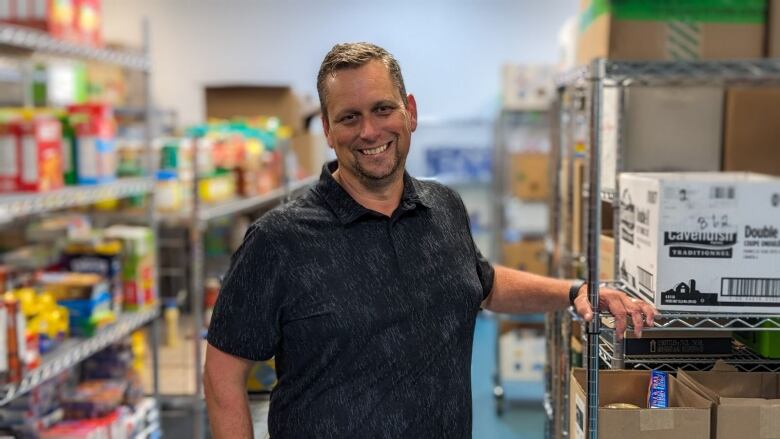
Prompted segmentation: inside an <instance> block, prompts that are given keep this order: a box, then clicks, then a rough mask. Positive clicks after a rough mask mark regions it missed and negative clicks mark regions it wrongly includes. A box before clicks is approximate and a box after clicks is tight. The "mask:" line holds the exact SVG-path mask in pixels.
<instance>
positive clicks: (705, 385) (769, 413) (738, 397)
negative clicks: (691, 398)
mask: <svg viewBox="0 0 780 439" xmlns="http://www.w3.org/2000/svg"><path fill="white" fill-rule="evenodd" d="M677 379H678V380H679V381H680V383H682V384H683V385H685V386H686V387H690V388H691V389H693V390H695V391H696V392H697V393H699V394H700V395H702V396H703V397H706V398H707V399H708V400H710V401H711V402H713V403H714V406H713V408H712V433H713V434H712V437H713V438H714V439H747V438H755V439H769V438H777V437H778V435H780V374H777V373H771V372H733V371H709V372H688V371H682V370H679V371H677Z"/></svg>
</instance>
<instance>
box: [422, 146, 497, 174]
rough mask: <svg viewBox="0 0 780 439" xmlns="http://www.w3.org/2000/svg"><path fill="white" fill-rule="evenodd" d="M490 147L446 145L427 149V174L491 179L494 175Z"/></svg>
mask: <svg viewBox="0 0 780 439" xmlns="http://www.w3.org/2000/svg"><path fill="white" fill-rule="evenodd" d="M492 163H493V151H492V150H491V149H490V148H481V147H474V146H471V147H465V146H446V147H431V148H428V149H427V150H426V151H425V167H426V174H427V175H430V176H433V177H443V179H444V180H445V181H443V183H447V181H446V180H447V179H457V180H460V181H490V179H491V178H492V175H493V167H492Z"/></svg>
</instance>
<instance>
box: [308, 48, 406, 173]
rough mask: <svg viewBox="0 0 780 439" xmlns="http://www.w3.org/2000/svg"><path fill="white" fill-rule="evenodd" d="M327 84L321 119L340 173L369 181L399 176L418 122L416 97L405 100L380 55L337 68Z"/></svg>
mask: <svg viewBox="0 0 780 439" xmlns="http://www.w3.org/2000/svg"><path fill="white" fill-rule="evenodd" d="M325 90H326V96H327V110H328V117H327V120H326V119H324V118H323V121H322V122H323V127H324V129H325V135H326V136H327V137H328V144H329V145H330V146H331V147H332V148H333V149H334V151H335V152H336V158H337V159H338V163H339V173H341V175H342V176H343V177H346V178H352V179H357V180H359V182H360V183H361V184H363V185H365V186H371V187H381V186H384V185H386V184H388V183H390V182H392V181H394V180H395V178H399V177H400V176H401V175H402V174H403V169H404V166H405V163H406V155H407V154H408V153H409V144H410V142H411V137H412V132H413V131H414V130H415V129H416V128H417V107H416V104H415V101H414V97H413V96H411V95H409V96H408V98H407V99H408V104H407V105H406V106H405V105H404V103H403V100H402V99H401V95H400V93H399V91H398V89H397V88H396V87H395V85H393V81H392V80H391V79H390V74H389V73H388V71H387V68H386V67H385V65H384V64H383V63H382V62H380V61H371V62H369V63H367V64H365V65H363V66H361V67H358V68H356V69H345V70H340V71H338V72H336V74H335V75H334V76H331V77H329V78H328V79H327V81H326V83H325Z"/></svg>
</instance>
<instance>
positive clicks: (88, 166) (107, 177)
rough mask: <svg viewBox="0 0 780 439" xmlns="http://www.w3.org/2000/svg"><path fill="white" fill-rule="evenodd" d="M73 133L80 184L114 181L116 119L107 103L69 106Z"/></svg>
mask: <svg viewBox="0 0 780 439" xmlns="http://www.w3.org/2000/svg"><path fill="white" fill-rule="evenodd" d="M68 113H70V115H71V123H72V124H73V127H74V130H75V132H76V151H77V153H76V156H77V157H78V159H77V160H76V164H77V166H76V170H77V180H78V183H79V184H99V183H105V182H108V181H111V180H113V179H114V178H116V171H117V165H116V148H115V136H116V119H115V118H114V112H113V108H112V107H111V106H110V105H108V104H102V103H90V104H78V105H70V106H68Z"/></svg>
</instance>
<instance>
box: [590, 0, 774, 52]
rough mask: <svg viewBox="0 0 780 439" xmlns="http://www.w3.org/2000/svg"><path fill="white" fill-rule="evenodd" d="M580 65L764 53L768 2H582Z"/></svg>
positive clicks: (724, 0)
mask: <svg viewBox="0 0 780 439" xmlns="http://www.w3.org/2000/svg"><path fill="white" fill-rule="evenodd" d="M580 5H581V7H580V16H579V21H580V25H579V38H578V41H577V63H578V64H585V63H587V62H589V61H591V60H593V59H596V58H611V59H621V60H691V61H693V60H700V59H703V60H706V59H710V60H712V59H750V58H761V57H762V56H764V33H765V27H766V26H765V21H766V6H767V2H766V0H743V1H734V0H710V1H677V2H660V1H658V2H650V1H644V0H627V1H611V0H584V1H581V2H580Z"/></svg>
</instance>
